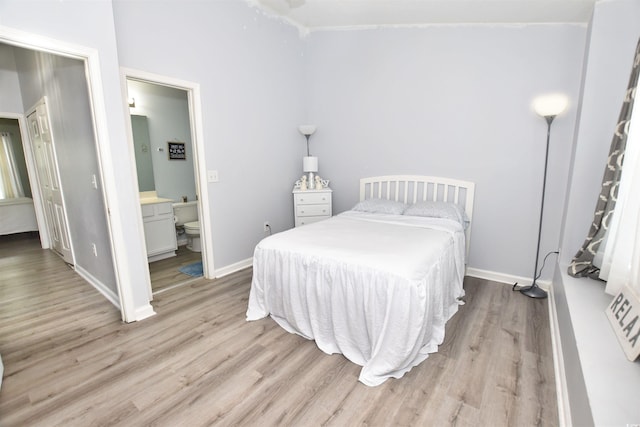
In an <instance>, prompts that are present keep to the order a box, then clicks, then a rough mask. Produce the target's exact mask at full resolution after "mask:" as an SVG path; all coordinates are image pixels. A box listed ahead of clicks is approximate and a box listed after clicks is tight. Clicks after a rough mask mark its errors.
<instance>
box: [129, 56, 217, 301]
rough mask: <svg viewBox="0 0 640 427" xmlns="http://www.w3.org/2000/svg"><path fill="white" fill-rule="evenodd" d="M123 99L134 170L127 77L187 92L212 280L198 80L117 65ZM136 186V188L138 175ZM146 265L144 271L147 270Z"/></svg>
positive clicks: (205, 262)
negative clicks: (182, 78) (191, 80)
mask: <svg viewBox="0 0 640 427" xmlns="http://www.w3.org/2000/svg"><path fill="white" fill-rule="evenodd" d="M120 73H121V78H120V80H121V85H122V100H123V104H124V106H125V111H127V112H128V113H129V114H128V117H129V120H128V126H127V138H128V139H129V150H130V155H129V159H130V162H131V167H132V168H133V170H135V168H136V163H135V162H136V160H135V152H134V149H133V130H132V128H131V113H130V110H129V105H128V90H127V80H135V81H140V82H145V83H151V84H156V85H159V86H166V87H171V88H174V89H180V90H184V91H185V92H187V103H188V107H189V122H190V128H191V140H192V148H193V167H194V175H195V181H196V182H195V184H196V195H197V196H198V219H199V221H200V243H201V245H202V269H203V274H204V277H205V278H206V279H213V278H214V277H215V276H214V273H215V264H214V259H213V233H212V230H213V227H212V224H211V210H210V202H209V191H208V182H207V173H206V171H207V167H206V161H205V155H204V153H205V147H204V136H203V135H204V132H203V129H202V107H201V105H202V104H201V98H200V85H199V84H198V83H194V82H190V81H186V80H181V79H176V78H173V77H169V76H164V75H160V74H155V73H150V72H147V71H142V70H137V69H133V68H127V67H120ZM134 176H135V185H136V188H138V178H137V174H134ZM137 209H138V211H139V212H138V214H137V215H136V217H137V219H138V221H139V224H140V226H139V227H138V230H139V231H140V233H139V237H138V238H139V239H140V240H141V241H142V242H144V227H143V224H142V211H141V208H140V206H138V208H137ZM148 271H149V270H148V265H147V273H148ZM149 295H150V298H152V290H151V280H150V279H149Z"/></svg>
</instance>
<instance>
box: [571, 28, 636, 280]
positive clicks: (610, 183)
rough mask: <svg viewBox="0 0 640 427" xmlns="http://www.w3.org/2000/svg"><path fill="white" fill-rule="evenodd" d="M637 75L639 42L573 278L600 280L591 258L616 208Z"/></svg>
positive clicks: (572, 269)
mask: <svg viewBox="0 0 640 427" xmlns="http://www.w3.org/2000/svg"><path fill="white" fill-rule="evenodd" d="M639 74H640V40H638V45H637V46H636V53H635V57H634V59H633V68H632V69H631V77H630V78H629V85H628V88H627V93H626V95H625V98H624V102H623V104H622V110H621V111H620V116H619V119H618V125H617V126H616V130H615V133H614V135H613V140H612V141H611V149H610V150H609V158H608V159H607V166H606V167H605V169H604V177H603V178H602V187H601V190H600V195H599V196H598V201H597V203H596V209H595V213H594V215H593V222H592V223H591V227H590V228H589V234H588V235H587V238H586V240H585V241H584V243H583V244H582V247H581V248H580V250H579V251H578V253H576V255H575V257H574V258H573V260H572V261H571V264H570V265H569V274H570V275H571V276H574V277H591V278H592V279H599V274H600V269H599V268H598V267H596V266H595V265H593V259H594V257H595V255H596V252H597V251H598V248H599V247H600V244H601V243H602V242H603V240H604V238H605V235H606V232H607V229H608V228H609V222H610V221H611V218H612V217H613V210H614V208H615V206H616V200H617V195H618V185H619V183H620V176H621V173H622V162H623V159H624V150H625V147H626V145H627V132H628V130H629V120H630V119H631V113H632V111H633V98H634V95H635V88H636V86H637V85H638V75H639Z"/></svg>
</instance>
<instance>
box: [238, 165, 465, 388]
mask: <svg viewBox="0 0 640 427" xmlns="http://www.w3.org/2000/svg"><path fill="white" fill-rule="evenodd" d="M473 197H474V184H473V183H470V182H466V181H459V180H452V179H446V178H435V177H425V176H406V175H398V176H383V177H373V178H364V179H361V180H360V202H359V203H358V204H357V205H356V206H354V207H353V209H351V210H349V211H346V212H343V213H341V214H339V215H336V216H334V217H332V218H330V219H327V220H324V221H320V222H317V223H313V224H309V225H305V226H302V227H298V228H294V229H291V230H287V231H284V232H282V233H277V234H274V235H272V236H269V237H267V238H265V239H263V240H262V241H261V242H260V243H258V245H257V246H256V248H255V252H254V257H253V269H254V270H253V278H252V283H251V291H250V295H249V302H248V308H247V320H248V321H252V320H258V319H262V318H265V317H267V316H271V318H272V319H273V320H275V321H276V322H277V323H278V324H279V325H280V326H281V327H282V328H284V329H285V330H287V331H288V332H290V333H295V334H298V335H301V336H302V337H305V338H307V339H310V340H315V342H316V345H317V346H318V348H320V350H322V351H323V352H325V353H327V354H335V353H340V354H342V355H344V356H345V357H346V358H347V359H349V360H350V361H352V362H353V363H356V364H358V365H360V366H362V369H361V371H360V375H359V381H360V382H362V383H363V384H366V385H368V386H376V385H379V384H382V383H383V382H384V381H386V380H387V379H389V378H401V377H402V376H403V375H404V374H405V373H406V372H408V371H409V370H411V368H413V367H414V366H417V365H418V364H420V363H421V362H422V361H424V360H425V359H426V358H427V357H428V355H429V354H430V353H433V352H436V351H437V348H438V345H440V344H441V343H442V342H443V340H444V331H445V324H446V322H447V321H448V320H449V319H450V318H451V317H452V316H453V315H454V314H455V313H456V312H457V310H458V307H459V305H460V304H462V302H461V298H462V297H463V296H464V290H463V287H462V282H463V278H464V271H465V259H466V254H467V252H468V248H469V237H470V232H471V221H472V213H473Z"/></svg>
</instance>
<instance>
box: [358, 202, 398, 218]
mask: <svg viewBox="0 0 640 427" xmlns="http://www.w3.org/2000/svg"><path fill="white" fill-rule="evenodd" d="M406 207H407V205H406V204H404V203H402V202H396V201H395V200H386V199H367V200H363V201H361V202H360V203H358V204H357V205H355V206H354V207H353V209H352V210H354V211H359V212H370V213H382V214H394V215H402V213H403V212H404V210H405V209H406Z"/></svg>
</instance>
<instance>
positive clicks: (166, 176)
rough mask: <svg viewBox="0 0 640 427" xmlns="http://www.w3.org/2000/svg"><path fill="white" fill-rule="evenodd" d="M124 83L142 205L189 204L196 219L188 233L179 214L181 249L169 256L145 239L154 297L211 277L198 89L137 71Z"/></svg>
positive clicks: (125, 74) (177, 235)
mask: <svg viewBox="0 0 640 427" xmlns="http://www.w3.org/2000/svg"><path fill="white" fill-rule="evenodd" d="M123 81H124V83H125V84H126V88H125V90H126V99H127V100H128V104H129V116H130V124H131V126H130V130H131V134H130V139H131V147H132V152H134V158H135V164H136V172H137V184H138V191H139V193H140V195H141V200H142V197H145V198H148V197H149V194H150V193H151V196H152V197H156V198H158V200H169V201H171V203H172V204H173V205H174V206H176V207H175V208H174V209H182V210H181V212H184V210H185V209H184V207H183V205H185V204H186V205H188V207H189V209H186V210H187V211H191V212H193V215H194V217H193V218H191V217H190V218H189V219H188V221H189V224H190V227H189V229H188V230H186V227H185V224H183V223H181V222H180V220H179V217H180V215H179V214H178V213H177V211H176V212H175V214H174V215H175V216H174V218H176V221H175V223H174V224H173V227H174V233H175V245H176V250H175V251H173V250H169V252H168V254H167V255H166V256H164V255H160V256H158V255H153V256H151V255H152V254H154V252H149V250H150V247H149V245H150V244H151V242H152V241H153V242H154V243H155V242H156V241H157V239H155V238H150V237H149V236H147V235H146V234H145V236H144V238H145V242H146V245H147V251H148V252H147V253H148V255H149V263H148V270H149V277H150V284H151V286H150V291H149V292H150V295H151V297H152V296H153V294H157V293H160V292H164V291H166V290H168V289H172V288H174V287H177V286H180V285H183V284H185V283H190V282H192V281H194V280H197V279H199V278H200V277H207V278H210V274H211V273H212V272H213V260H212V257H211V256H210V254H211V253H212V250H211V249H210V247H211V245H210V240H211V239H210V236H209V234H208V233H207V231H208V230H210V227H209V226H208V225H209V221H208V217H209V215H208V203H207V202H206V200H207V194H206V191H205V192H204V194H203V192H202V191H200V189H201V188H204V189H205V190H206V184H202V183H201V181H200V177H202V176H204V175H206V174H204V173H202V172H201V171H202V170H203V168H202V166H201V165H202V164H203V163H204V162H203V159H202V158H201V157H202V156H199V155H198V154H199V153H203V152H204V149H203V147H202V146H201V141H202V138H201V137H200V136H199V135H201V131H200V125H199V123H198V121H197V120H196V118H197V116H198V115H199V113H198V111H199V102H197V100H199V95H198V91H199V87H198V86H197V85H195V84H193V83H189V82H183V81H178V80H175V79H172V78H168V77H165V76H158V75H151V74H149V73H145V72H140V71H135V70H123ZM176 147H178V148H179V150H183V151H182V153H181V154H182V155H176V153H175V152H174V150H175V149H176ZM144 215H145V213H144V210H143V216H144ZM194 221H197V222H198V223H199V224H200V225H199V230H200V231H199V237H197V241H198V242H199V244H198V245H195V244H192V243H193V242H195V240H193V239H194V237H193V236H194V233H193V225H192V224H191V223H192V222H194ZM144 222H145V218H144V217H143V223H144ZM144 228H147V227H144ZM149 230H150V228H149ZM198 273H200V275H199V276H198ZM208 273H209V274H208ZM193 274H195V275H193Z"/></svg>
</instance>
